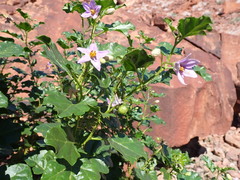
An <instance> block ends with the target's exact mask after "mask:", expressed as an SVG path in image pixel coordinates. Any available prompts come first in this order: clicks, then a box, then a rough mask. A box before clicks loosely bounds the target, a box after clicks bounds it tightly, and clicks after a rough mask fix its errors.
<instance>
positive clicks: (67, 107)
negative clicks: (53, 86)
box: [43, 91, 90, 117]
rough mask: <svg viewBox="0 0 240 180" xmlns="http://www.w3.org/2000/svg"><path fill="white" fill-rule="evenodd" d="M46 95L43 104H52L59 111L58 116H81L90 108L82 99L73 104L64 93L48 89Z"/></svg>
mask: <svg viewBox="0 0 240 180" xmlns="http://www.w3.org/2000/svg"><path fill="white" fill-rule="evenodd" d="M48 94H49V95H48V96H47V97H45V98H44V101H43V105H47V104H52V105H54V108H55V110H56V111H58V113H59V117H69V116H72V115H73V114H75V115H76V116H81V115H83V114H85V113H86V112H88V111H89V110H90V108H89V106H88V105H87V102H85V101H82V102H80V103H77V104H73V103H72V102H71V101H69V100H68V99H67V98H66V97H65V96H64V95H62V94H60V93H59V92H56V91H49V92H48Z"/></svg>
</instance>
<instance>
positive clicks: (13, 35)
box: [0, 30, 22, 39]
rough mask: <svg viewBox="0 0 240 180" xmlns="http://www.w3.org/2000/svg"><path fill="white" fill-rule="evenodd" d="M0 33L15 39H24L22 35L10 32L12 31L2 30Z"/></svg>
mask: <svg viewBox="0 0 240 180" xmlns="http://www.w3.org/2000/svg"><path fill="white" fill-rule="evenodd" d="M0 32H3V33H6V34H9V35H10V36H12V37H15V38H17V39H22V35H21V34H17V33H12V32H10V31H8V30H2V31H0Z"/></svg>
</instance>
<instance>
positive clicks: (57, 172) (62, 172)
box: [41, 160, 77, 180]
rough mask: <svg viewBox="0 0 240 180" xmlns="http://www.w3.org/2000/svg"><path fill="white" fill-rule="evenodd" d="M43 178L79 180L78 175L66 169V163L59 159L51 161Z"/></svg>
mask: <svg viewBox="0 0 240 180" xmlns="http://www.w3.org/2000/svg"><path fill="white" fill-rule="evenodd" d="M41 180H77V178H76V175H75V174H73V173H72V172H70V171H66V168H65V166H64V165H62V164H59V163H58V162H57V161H53V160H51V161H49V162H48V163H47V168H46V170H45V171H44V173H43V175H42V177H41Z"/></svg>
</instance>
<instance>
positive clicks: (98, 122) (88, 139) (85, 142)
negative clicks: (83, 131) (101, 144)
mask: <svg viewBox="0 0 240 180" xmlns="http://www.w3.org/2000/svg"><path fill="white" fill-rule="evenodd" d="M100 123H101V119H100V116H98V121H97V124H96V125H95V126H94V127H93V130H92V132H91V133H90V134H89V136H88V137H87V139H86V140H85V141H84V142H83V143H82V148H83V147H84V146H85V145H86V144H87V142H88V141H90V140H92V139H94V140H96V138H93V135H94V133H95V131H96V130H97V128H98V125H99V124H100Z"/></svg>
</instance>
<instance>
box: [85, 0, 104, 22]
mask: <svg viewBox="0 0 240 180" xmlns="http://www.w3.org/2000/svg"><path fill="white" fill-rule="evenodd" d="M82 6H83V8H84V9H85V12H84V13H82V15H81V16H82V17H84V18H89V17H92V18H93V19H96V18H97V16H98V13H99V12H100V9H101V6H100V5H97V4H96V2H95V1H94V0H91V1H90V3H89V4H88V3H86V2H83V3H82Z"/></svg>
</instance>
